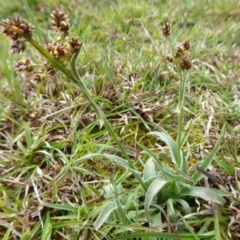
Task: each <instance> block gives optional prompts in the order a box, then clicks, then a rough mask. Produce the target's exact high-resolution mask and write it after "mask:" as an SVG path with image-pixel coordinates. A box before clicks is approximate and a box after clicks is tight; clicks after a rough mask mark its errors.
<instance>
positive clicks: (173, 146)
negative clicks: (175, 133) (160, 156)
mask: <svg viewBox="0 0 240 240" xmlns="http://www.w3.org/2000/svg"><path fill="white" fill-rule="evenodd" d="M150 134H152V135H155V136H156V137H158V138H160V139H161V140H162V141H163V142H165V143H166V144H167V145H168V146H169V148H170V151H171V155H172V160H173V162H174V163H175V164H177V166H176V167H177V168H178V169H179V170H181V171H183V172H186V165H187V164H186V160H185V157H184V155H183V153H182V151H181V153H180V159H179V157H178V146H177V143H176V142H175V141H174V140H173V139H172V138H171V136H169V135H168V134H166V133H163V132H151V133H150Z"/></svg>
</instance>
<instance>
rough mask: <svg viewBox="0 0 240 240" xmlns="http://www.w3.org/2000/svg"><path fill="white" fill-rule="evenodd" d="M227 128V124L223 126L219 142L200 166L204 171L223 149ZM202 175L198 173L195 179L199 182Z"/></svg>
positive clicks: (195, 174)
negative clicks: (222, 144) (222, 142)
mask: <svg viewBox="0 0 240 240" xmlns="http://www.w3.org/2000/svg"><path fill="white" fill-rule="evenodd" d="M225 127H226V124H224V125H223V128H222V131H221V133H220V135H219V138H218V141H217V143H216V146H215V147H214V149H213V150H212V151H211V152H210V153H209V154H208V156H207V158H206V159H205V160H204V161H203V163H202V164H201V165H200V166H199V167H201V168H202V169H203V170H206V169H207V168H208V166H209V165H210V164H211V162H212V161H213V159H214V157H215V155H216V153H217V152H218V151H219V149H220V148H221V141H222V138H223V134H224V131H225ZM201 176H202V174H201V173H200V172H199V171H196V172H195V173H194V175H193V177H192V178H193V179H194V180H195V181H196V182H197V181H199V180H200V179H201Z"/></svg>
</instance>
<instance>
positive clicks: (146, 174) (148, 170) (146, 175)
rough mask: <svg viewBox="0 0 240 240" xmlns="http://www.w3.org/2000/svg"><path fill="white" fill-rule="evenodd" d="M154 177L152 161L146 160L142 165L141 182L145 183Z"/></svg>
mask: <svg viewBox="0 0 240 240" xmlns="http://www.w3.org/2000/svg"><path fill="white" fill-rule="evenodd" d="M154 176H156V171H155V164H154V162H153V159H151V158H150V159H148V161H147V162H146V163H145V164H144V170H143V180H144V181H147V180H148V179H150V178H152V177H154Z"/></svg>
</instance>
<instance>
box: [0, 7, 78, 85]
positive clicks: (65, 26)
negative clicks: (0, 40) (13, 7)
mask: <svg viewBox="0 0 240 240" xmlns="http://www.w3.org/2000/svg"><path fill="white" fill-rule="evenodd" d="M51 19H52V20H51V22H52V25H53V29H54V31H55V32H56V33H58V34H60V36H58V37H57V39H56V41H55V42H53V43H48V44H46V46H45V49H46V50H47V52H48V53H49V54H50V55H51V56H52V57H54V58H55V59H56V60H57V61H59V62H60V63H61V64H63V65H64V66H66V65H67V64H68V63H69V61H70V59H71V58H72V56H73V54H74V53H76V52H78V51H79V50H80V48H81V46H82V43H81V42H80V41H79V40H78V39H76V38H72V37H71V36H70V34H69V29H70V24H69V18H68V15H67V14H65V12H64V11H62V10H54V11H53V12H52V14H51ZM0 26H2V32H3V33H4V34H6V35H7V36H8V37H10V38H11V39H12V41H13V42H12V46H11V49H12V52H13V53H20V52H21V51H24V50H25V49H26V44H25V43H26V41H29V40H30V39H31V38H32V31H33V27H32V26H30V25H29V24H27V23H25V22H24V21H22V20H21V19H20V18H16V19H13V20H5V21H3V22H2V23H1V24H0ZM15 69H16V71H17V72H20V71H27V72H31V71H33V64H32V63H31V61H30V60H29V59H27V58H24V59H22V60H21V61H19V62H17V63H16V64H15ZM54 73H55V72H54V70H53V68H52V66H51V65H50V64H49V63H47V62H44V63H43V68H42V69H41V70H38V71H37V72H35V76H34V79H35V80H37V81H42V80H43V79H45V78H46V76H48V75H54Z"/></svg>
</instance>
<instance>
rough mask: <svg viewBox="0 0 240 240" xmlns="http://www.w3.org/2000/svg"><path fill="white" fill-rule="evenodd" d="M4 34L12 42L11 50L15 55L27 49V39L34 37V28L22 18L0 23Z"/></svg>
mask: <svg viewBox="0 0 240 240" xmlns="http://www.w3.org/2000/svg"><path fill="white" fill-rule="evenodd" d="M0 26H1V27H2V32H3V33H4V34H6V35H7V36H8V37H10V38H11V40H12V45H11V50H12V52H13V53H20V52H21V51H24V50H25V49H26V45H25V42H26V39H25V38H31V37H32V31H33V27H32V26H31V25H29V24H27V23H25V22H24V21H22V20H21V19H20V18H15V19H13V20H9V19H7V20H4V21H3V22H2V23H0Z"/></svg>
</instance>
